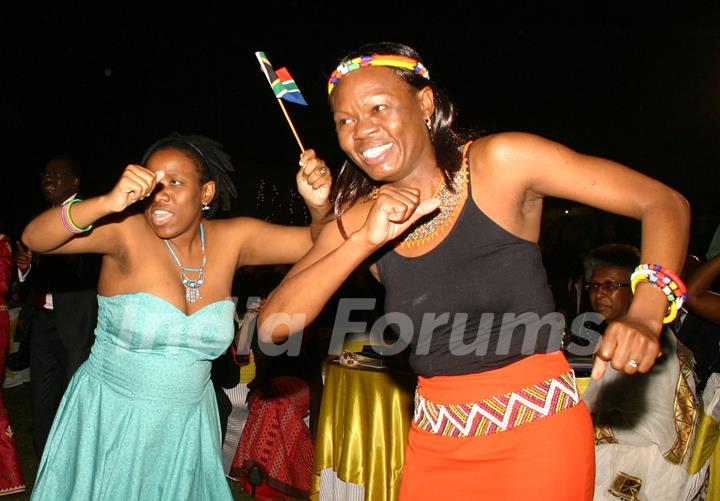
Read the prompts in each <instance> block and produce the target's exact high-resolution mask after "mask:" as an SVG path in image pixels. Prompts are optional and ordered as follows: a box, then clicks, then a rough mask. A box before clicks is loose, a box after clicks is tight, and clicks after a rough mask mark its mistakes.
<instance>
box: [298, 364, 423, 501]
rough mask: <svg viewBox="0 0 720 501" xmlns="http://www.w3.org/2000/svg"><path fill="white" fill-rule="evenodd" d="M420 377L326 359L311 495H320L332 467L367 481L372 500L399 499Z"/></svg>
mask: <svg viewBox="0 0 720 501" xmlns="http://www.w3.org/2000/svg"><path fill="white" fill-rule="evenodd" d="M416 380H417V378H416V376H415V374H413V373H412V372H410V371H409V370H408V371H400V370H397V369H392V370H390V369H370V368H365V367H353V368H350V367H345V366H342V365H340V364H339V363H337V361H336V360H331V361H329V362H328V363H327V366H326V376H325V388H324V390H323V397H322V404H321V406H320V416H319V420H318V430H317V438H316V444H315V466H314V476H313V482H312V486H311V493H310V498H311V499H313V500H317V499H318V497H319V494H320V472H321V471H322V470H325V469H327V468H331V469H332V470H333V471H335V473H336V474H337V477H338V478H339V479H340V480H343V481H345V482H351V483H354V484H360V485H362V486H363V487H364V489H365V499H366V500H368V501H394V500H396V499H397V497H398V489H399V487H400V476H401V474H402V466H403V461H404V459H405V446H406V444H407V435H408V430H409V429H410V422H411V421H412V409H413V395H414V391H415V383H416Z"/></svg>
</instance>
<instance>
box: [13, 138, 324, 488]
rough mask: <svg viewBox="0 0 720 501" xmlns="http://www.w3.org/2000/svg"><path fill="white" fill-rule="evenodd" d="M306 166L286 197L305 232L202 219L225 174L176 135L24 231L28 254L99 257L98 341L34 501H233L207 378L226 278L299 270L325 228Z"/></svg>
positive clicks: (315, 177) (201, 142)
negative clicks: (284, 267) (110, 184)
mask: <svg viewBox="0 0 720 501" xmlns="http://www.w3.org/2000/svg"><path fill="white" fill-rule="evenodd" d="M306 159H307V155H303V156H301V160H300V165H301V169H300V170H299V171H298V173H297V183H298V189H299V191H300V193H301V195H302V196H303V198H304V199H305V202H306V205H307V206H308V208H309V210H310V213H311V215H312V218H313V224H312V225H310V227H297V226H279V225H273V224H270V223H267V222H265V221H260V220H257V219H252V218H228V219H213V220H209V219H207V218H206V217H205V216H206V215H207V214H209V213H211V212H212V211H213V209H215V208H216V206H217V204H218V202H223V203H225V204H227V203H228V202H229V199H230V197H231V196H233V195H234V192H235V189H234V187H233V185H232V182H231V181H230V177H229V174H228V173H229V171H231V170H232V165H231V163H230V159H229V157H228V156H227V155H226V154H225V153H224V152H223V151H222V150H221V149H220V146H219V145H218V144H217V143H215V142H214V141H211V140H209V139H207V138H205V137H202V136H184V135H179V134H172V135H170V136H168V137H166V138H164V139H161V140H160V141H158V142H157V143H155V144H154V145H153V146H151V147H150V149H149V150H148V152H147V153H146V155H145V157H144V159H143V161H142V165H129V166H127V168H126V169H125V171H124V172H123V174H122V176H121V177H120V180H119V181H118V182H117V184H116V185H115V187H114V188H113V189H112V190H111V191H110V192H109V193H107V194H105V195H102V196H99V197H95V198H92V199H88V200H85V201H71V202H69V203H67V204H65V205H63V206H61V207H59V208H53V209H49V210H48V211H46V212H44V213H42V214H41V215H39V216H38V217H37V218H35V219H34V220H33V221H32V222H31V223H30V224H29V225H28V226H27V228H26V229H25V231H24V233H23V241H24V242H25V244H26V245H27V246H28V247H29V248H30V249H31V250H32V251H33V252H44V253H68V254H70V253H86V252H93V253H99V254H102V255H103V265H102V271H101V274H100V282H99V286H98V291H99V295H98V301H99V313H98V324H97V328H96V330H95V335H96V341H95V344H94V345H93V348H92V353H91V355H90V357H89V358H88V360H87V361H86V362H85V363H84V364H83V365H82V366H81V368H80V369H79V370H78V371H77V372H76V373H75V375H74V376H73V379H72V381H71V383H70V386H69V387H68V389H67V391H66V393H65V396H64V397H63V401H62V403H61V405H60V408H59V410H58V413H57V416H56V417H55V421H54V423H53V427H52V430H51V433H50V437H49V439H48V444H47V446H46V447H45V451H44V454H43V457H42V460H41V463H40V469H39V471H38V477H37V481H36V483H35V489H34V491H33V493H32V500H33V501H42V500H52V501H62V500H70V499H72V500H103V501H111V500H118V501H128V500H143V501H148V500H168V501H169V500H172V501H179V500H192V501H202V500H208V501H217V500H223V499H225V500H230V499H232V496H231V494H230V490H229V487H228V483H227V480H226V479H225V476H224V473H223V469H222V465H221V456H220V446H221V445H220V427H219V419H218V412H217V404H216V401H215V395H214V392H213V387H212V384H210V383H209V378H210V365H211V361H212V360H213V359H214V358H216V357H218V356H219V355H220V354H221V353H223V352H224V351H225V350H226V348H227V347H228V345H229V344H230V343H231V341H232V338H233V333H234V328H233V314H234V311H235V305H234V303H233V301H231V300H230V287H231V285H232V280H233V276H234V275H235V271H236V270H237V269H238V268H239V267H240V266H244V265H260V264H271V263H293V262H295V261H297V260H298V259H299V258H300V257H301V256H302V255H303V254H304V253H305V252H306V251H307V250H308V249H309V248H310V246H311V245H312V236H313V234H314V233H315V232H314V230H315V229H317V228H318V227H319V226H320V223H321V221H322V220H323V217H324V216H325V214H327V210H328V207H327V196H328V192H329V189H330V184H331V182H330V176H329V175H328V169H327V167H325V165H324V164H323V163H322V162H321V161H317V160H312V161H308V160H306ZM137 202H142V203H143V204H144V206H143V207H142V208H143V210H142V211H138V210H132V209H133V208H135V207H136V206H135V205H133V204H135V203H137Z"/></svg>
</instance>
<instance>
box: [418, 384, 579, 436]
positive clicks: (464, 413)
mask: <svg viewBox="0 0 720 501" xmlns="http://www.w3.org/2000/svg"><path fill="white" fill-rule="evenodd" d="M579 401H580V397H579V395H578V391H577V387H576V386H575V373H574V372H573V371H572V370H569V371H568V372H566V373H564V374H560V375H559V376H556V377H554V378H550V379H547V380H545V381H543V382H542V383H539V384H535V385H532V386H528V387H527V388H521V389H519V390H515V391H513V392H510V393H505V394H503V395H498V396H495V397H490V398H486V399H483V400H480V401H479V402H470V403H466V404H437V403H434V402H430V401H429V400H427V399H425V397H423V396H422V395H420V394H419V393H417V392H415V415H414V418H413V422H414V423H415V425H416V426H417V427H418V428H420V429H421V430H424V431H427V432H429V433H433V434H435V435H442V436H448V437H475V436H480V435H490V434H493V433H499V432H501V431H507V430H511V429H512V428H515V427H517V426H520V425H523V424H525V423H529V422H531V421H535V420H538V419H542V418H544V417H547V416H550V415H552V414H555V413H558V412H560V411H561V410H564V409H569V408H570V407H574V406H575V405H577V404H578V402H579Z"/></svg>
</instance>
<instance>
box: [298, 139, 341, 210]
mask: <svg viewBox="0 0 720 501" xmlns="http://www.w3.org/2000/svg"><path fill="white" fill-rule="evenodd" d="M299 164H300V170H298V172H297V175H296V176H295V180H296V181H297V187H298V191H299V192H300V195H302V197H303V199H304V200H305V204H306V205H307V206H308V209H310V211H317V212H322V213H326V212H328V211H329V210H330V202H329V200H328V199H329V197H330V187H331V186H332V176H331V175H330V169H329V168H328V166H327V165H326V164H325V161H324V160H322V159H321V158H318V157H317V155H316V154H315V150H312V149H309V150H305V151H304V152H303V153H302V154H301V155H300V161H299Z"/></svg>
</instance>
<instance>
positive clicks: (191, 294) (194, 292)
mask: <svg viewBox="0 0 720 501" xmlns="http://www.w3.org/2000/svg"><path fill="white" fill-rule="evenodd" d="M200 297H201V296H200V291H199V290H198V289H195V288H193V287H189V286H187V285H186V286H185V301H187V302H188V303H194V302H195V301H197V300H198V299H200Z"/></svg>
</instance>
